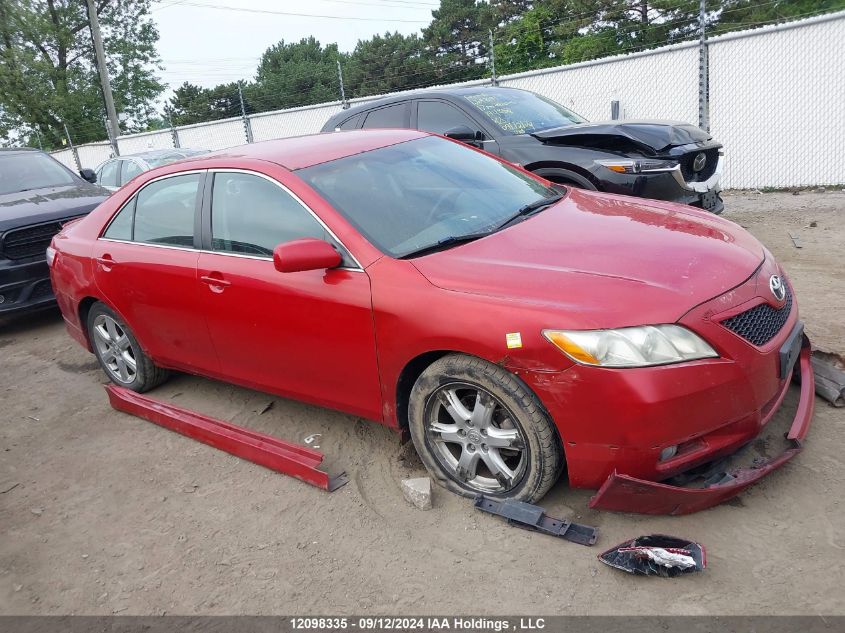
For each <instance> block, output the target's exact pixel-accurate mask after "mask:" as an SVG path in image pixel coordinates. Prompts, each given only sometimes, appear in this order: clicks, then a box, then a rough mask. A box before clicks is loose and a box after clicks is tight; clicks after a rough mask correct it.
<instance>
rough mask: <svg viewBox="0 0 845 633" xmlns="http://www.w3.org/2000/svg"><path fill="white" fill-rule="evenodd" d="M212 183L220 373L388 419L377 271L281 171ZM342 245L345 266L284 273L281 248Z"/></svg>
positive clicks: (211, 282) (209, 211)
mask: <svg viewBox="0 0 845 633" xmlns="http://www.w3.org/2000/svg"><path fill="white" fill-rule="evenodd" d="M209 178H213V180H212V181H211V182H209V183H208V184H207V185H206V197H207V200H206V203H205V205H204V207H203V252H202V253H201V254H200V258H199V263H198V276H199V282H198V283H199V288H200V294H201V296H202V304H203V306H204V312H205V313H206V318H207V321H208V326H209V330H210V332H211V336H212V339H213V341H214V346H215V349H216V350H217V355H218V357H219V358H220V366H221V376H220V377H221V378H223V379H226V380H231V381H232V382H237V383H240V384H243V385H246V386H250V387H254V388H257V389H262V390H266V391H270V392H273V393H278V394H280V395H283V396H289V397H293V398H297V399H302V400H306V401H309V402H313V403H315V404H319V405H322V406H328V407H332V408H336V409H340V410H344V411H348V412H350V413H354V414H356V415H361V416H363V417H367V418H371V419H381V398H380V389H379V378H378V368H377V365H376V350H375V336H374V331H373V317H372V305H371V298H370V280H369V277H368V276H367V274H366V273H365V272H364V271H363V270H361V269H360V268H358V267H357V265H356V264H355V262H354V260H353V259H352V258H351V257H350V256H349V254H348V253H346V252H345V251H344V249H343V247H342V246H341V245H339V244H338V243H337V242H336V240H335V239H334V238H333V236H332V235H330V234H329V232H328V231H327V230H326V228H325V227H324V225H323V224H322V223H321V222H320V221H318V220H317V219H316V217H315V216H314V215H313V214H312V212H311V211H310V210H308V209H307V208H306V207H305V206H304V205H303V203H301V202H300V201H299V199H298V198H296V197H295V196H294V195H292V194H291V193H290V192H289V191H288V190H287V189H286V188H285V187H283V186H282V185H280V184H279V183H278V182H276V181H275V180H272V179H270V178H268V177H265V176H261V175H258V174H255V173H250V172H244V171H217V172H215V173H213V174H212V173H210V174H209ZM303 237H316V238H319V239H324V240H326V241H328V242H330V243H333V244H335V245H336V246H337V247H338V250H340V251H341V253H342V254H343V256H344V265H343V267H341V268H337V269H333V270H310V271H302V272H294V273H280V272H278V271H277V270H276V269H275V267H274V265H273V258H272V256H273V249H274V248H275V247H276V246H277V245H279V244H281V243H283V242H287V241H290V240H294V239H299V238H303Z"/></svg>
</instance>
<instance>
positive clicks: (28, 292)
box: [0, 149, 109, 315]
mask: <svg viewBox="0 0 845 633" xmlns="http://www.w3.org/2000/svg"><path fill="white" fill-rule="evenodd" d="M83 172H84V175H85V176H86V177H93V176H94V174H93V172H91V170H83ZM108 195H109V192H108V191H106V190H105V189H103V188H102V187H98V186H97V185H93V184H91V183H90V182H86V181H85V180H83V179H82V178H80V177H79V176H78V175H76V174H75V173H73V172H72V171H71V170H70V169H68V168H67V167H65V166H64V165H62V164H61V163H60V162H58V161H57V160H56V159H54V158H53V157H51V156H49V155H48V154H45V153H44V152H40V151H38V150H33V149H2V150H0V315H6V314H9V313H12V312H18V311H21V310H25V309H30V308H37V307H41V306H44V305H48V304H50V303H51V302H53V301H54V300H55V298H54V297H53V288H52V287H51V286H50V271H49V269H48V267H47V260H46V257H47V254H46V251H47V247H48V246H49V245H50V240H52V239H53V236H54V235H55V234H56V233H58V232H59V231H60V230H61V228H62V226H63V225H64V224H65V223H67V222H68V221H69V220H72V219H74V218H78V217H81V216H83V215H86V214H87V213H88V212H89V211H91V210H92V209H93V208H94V207H96V206H97V205H98V204H100V203H101V202H102V201H103V200H105V199H106V198H107V197H108Z"/></svg>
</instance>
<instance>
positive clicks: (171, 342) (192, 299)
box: [92, 172, 218, 373]
mask: <svg viewBox="0 0 845 633" xmlns="http://www.w3.org/2000/svg"><path fill="white" fill-rule="evenodd" d="M204 179H205V173H204V172H194V173H190V174H183V175H175V176H170V177H166V178H162V179H159V180H154V181H152V182H151V183H149V184H147V185H145V186H144V187H143V188H142V189H141V190H140V191H139V192H138V193H137V194H135V195H134V196H133V197H132V198H130V199H129V201H128V202H127V203H126V204H124V206H123V207H122V208H121V210H120V211H119V212H118V213H117V214H116V215H115V217H114V218H113V220H112V221H111V223H110V224H109V226H108V227H107V228H106V230H105V231H104V232H103V235H102V237H100V239H98V240H97V241H96V242H95V245H94V252H93V253H92V255H93V258H94V270H95V272H94V277H95V280H96V283H97V286H98V288H99V289H100V291H101V292H102V293H103V297H104V298H105V300H106V302H107V303H108V304H109V305H110V306H111V307H112V308H114V309H115V310H117V312H118V313H119V314H120V315H121V316H122V317H123V318H124V319H125V320H126V321H127V323H128V325H129V327H130V328H131V329H132V331H133V332H134V333H135V336H136V337H137V338H138V341H139V342H140V343H141V346H142V347H143V348H144V349H145V351H146V352H147V353H148V354H149V355H150V356H152V358H153V359H154V360H155V361H157V362H158V363H160V364H164V365H167V366H169V367H174V368H178V369H183V370H187V371H194V372H197V373H214V372H216V371H217V369H218V364H217V357H216V355H215V353H214V348H213V346H212V344H211V337H210V336H209V334H208V328H207V326H206V324H205V320H204V318H203V315H202V312H201V311H200V307H199V300H200V292H199V288H197V258H198V257H199V251H198V249H197V248H196V246H197V245H198V243H199V242H198V236H197V241H196V242H195V237H194V236H195V233H196V226H197V225H198V218H199V211H200V207H201V194H202V191H203V187H202V184H203V182H204Z"/></svg>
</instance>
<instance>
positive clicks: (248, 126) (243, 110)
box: [238, 82, 252, 143]
mask: <svg viewBox="0 0 845 633" xmlns="http://www.w3.org/2000/svg"><path fill="white" fill-rule="evenodd" d="M238 98H239V99H240V100H241V118H242V119H243V122H244V135H245V136H246V142H247V143H252V125H251V124H250V122H249V117H248V116H247V115H246V108H245V107H244V92H243V90H241V84H240V82H238Z"/></svg>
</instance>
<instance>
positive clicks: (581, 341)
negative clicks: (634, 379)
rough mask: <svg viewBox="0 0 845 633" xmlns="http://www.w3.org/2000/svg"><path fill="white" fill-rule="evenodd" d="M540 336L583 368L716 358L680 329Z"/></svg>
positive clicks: (642, 328) (555, 332)
mask: <svg viewBox="0 0 845 633" xmlns="http://www.w3.org/2000/svg"><path fill="white" fill-rule="evenodd" d="M543 336H545V337H546V338H547V339H548V340H549V341H551V342H552V343H553V344H554V345H555V346H556V347H557V348H558V349H560V350H561V351H562V352H563V353H564V354H566V355H567V356H569V358H571V359H572V360H574V361H575V362H576V363H581V364H582V365H599V366H601V367H649V366H651V365H666V364H668V363H680V362H683V361H687V360H696V359H698V358H717V357H718V356H719V355H718V354H717V353H716V350H714V349H713V348H712V347H710V345H708V344H707V342H706V341H704V340H703V339H702V338H701V337H699V336H698V335H696V334H694V333H692V332H690V331H689V330H688V329H686V328H684V327H681V326H680V325H642V326H637V327H623V328H619V329H617V330H543Z"/></svg>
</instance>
